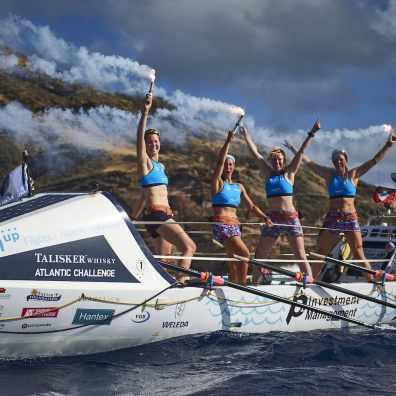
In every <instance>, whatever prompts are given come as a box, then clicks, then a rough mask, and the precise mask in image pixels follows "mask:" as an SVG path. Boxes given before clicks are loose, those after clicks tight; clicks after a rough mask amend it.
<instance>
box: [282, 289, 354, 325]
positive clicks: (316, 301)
mask: <svg viewBox="0 0 396 396" xmlns="http://www.w3.org/2000/svg"><path fill="white" fill-rule="evenodd" d="M359 300H360V299H359V297H354V296H347V297H346V296H335V297H325V298H323V297H316V298H315V297H311V296H306V295H299V296H294V297H293V301H294V302H300V303H301V304H304V305H306V306H307V308H300V307H295V306H293V305H292V306H291V307H290V309H289V313H288V315H287V318H286V323H287V324H289V323H290V320H291V319H292V318H298V317H299V316H301V315H302V314H303V313H304V312H305V317H304V320H316V319H325V320H327V321H337V320H339V319H337V318H333V317H330V316H329V315H327V314H325V313H321V312H315V311H313V310H312V309H309V308H310V307H314V308H319V309H322V310H323V307H330V306H331V307H332V309H333V310H332V311H329V312H330V313H333V314H337V315H339V316H343V317H345V318H354V317H356V313H357V307H355V308H349V307H348V308H349V309H348V308H347V307H346V306H348V305H357V304H359ZM336 307H338V309H336Z"/></svg>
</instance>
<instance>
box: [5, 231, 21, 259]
mask: <svg viewBox="0 0 396 396" xmlns="http://www.w3.org/2000/svg"><path fill="white" fill-rule="evenodd" d="M19 238H20V236H19V233H18V230H17V229H16V228H15V227H14V228H13V229H11V228H7V229H2V230H0V253H1V252H4V251H6V250H7V249H6V247H8V246H11V245H10V244H15V243H16V241H18V239H19Z"/></svg>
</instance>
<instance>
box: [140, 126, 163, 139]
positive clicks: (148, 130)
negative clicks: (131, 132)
mask: <svg viewBox="0 0 396 396" xmlns="http://www.w3.org/2000/svg"><path fill="white" fill-rule="evenodd" d="M148 135H157V136H158V137H160V136H161V134H160V133H159V131H158V130H157V129H155V128H150V129H147V131H146V132H144V136H148Z"/></svg>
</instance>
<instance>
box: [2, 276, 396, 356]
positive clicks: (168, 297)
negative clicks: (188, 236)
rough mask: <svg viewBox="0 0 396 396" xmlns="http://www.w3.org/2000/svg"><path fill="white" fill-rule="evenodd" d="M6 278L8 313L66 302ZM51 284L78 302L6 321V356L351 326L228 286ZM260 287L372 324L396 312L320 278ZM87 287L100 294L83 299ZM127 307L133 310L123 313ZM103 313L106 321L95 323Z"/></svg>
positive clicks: (369, 289) (364, 288)
mask: <svg viewBox="0 0 396 396" xmlns="http://www.w3.org/2000/svg"><path fill="white" fill-rule="evenodd" d="M5 286H6V289H7V295H8V294H10V295H12V301H13V304H12V309H7V310H5V309H3V317H5V316H8V317H13V316H19V315H20V314H21V312H23V311H26V309H27V308H29V309H30V310H31V311H30V312H31V313H34V312H35V313H37V309H38V308H40V309H43V308H48V309H50V308H53V307H56V306H60V305H59V302H58V303H57V304H56V303H54V302H46V303H44V302H41V303H37V302H36V303H34V302H33V301H29V302H27V301H26V298H27V296H29V295H30V293H31V290H30V289H28V288H26V287H17V286H14V287H8V285H7V284H5ZM51 286H52V285H46V288H45V289H41V290H45V294H47V295H51V294H53V295H54V294H55V293H56V294H58V295H61V300H62V301H63V302H62V304H65V303H69V302H73V301H75V302H74V303H72V304H71V305H69V306H67V307H64V308H60V309H59V310H57V311H55V313H52V312H51V313H48V314H45V313H44V314H43V315H39V316H38V317H30V318H20V319H18V320H11V321H6V322H4V321H3V322H1V327H2V328H1V333H2V334H1V336H0V356H1V357H7V358H10V357H18V358H19V357H36V356H66V355H79V354H91V353H99V352H106V351H111V350H115V349H121V348H128V347H132V346H136V345H141V344H146V343H150V342H156V341H161V340H165V339H169V338H174V337H179V336H185V335H191V334H198V333H207V332H213V331H219V330H223V331H241V332H248V333H267V332H270V331H289V332H291V331H310V330H319V329H337V328H349V327H351V326H353V324H351V323H348V322H346V321H341V320H335V319H332V318H330V317H326V316H324V315H321V314H318V313H315V312H313V311H310V310H309V309H301V308H298V307H292V306H289V305H286V304H283V303H278V302H275V301H272V300H269V299H266V298H263V297H259V296H256V295H252V294H248V293H246V292H242V291H238V290H235V289H232V288H229V287H215V288H213V289H212V290H206V289H203V288H198V287H185V288H177V289H170V290H167V291H165V292H164V293H162V294H160V295H159V296H158V297H155V298H154V299H153V300H151V301H148V302H147V303H146V304H145V305H144V306H142V303H143V302H144V301H145V300H146V299H148V298H150V297H152V296H154V295H155V294H157V293H158V292H159V290H146V291H140V292H131V291H129V290H128V289H124V290H115V289H105V288H103V289H97V290H94V289H88V288H84V285H81V286H83V287H82V289H81V290H70V289H62V288H61V287H60V286H61V285H57V286H56V287H55V288H53V289H52V288H51ZM395 286H396V285H395V284H394V283H390V284H388V285H387V286H386V289H385V291H382V292H381V291H379V290H375V289H376V287H375V286H373V285H369V284H362V283H356V284H349V285H347V287H348V288H349V289H350V290H354V291H358V292H360V293H363V294H366V295H371V296H372V297H375V298H379V299H383V300H388V301H389V297H390V295H393V296H394V294H395ZM257 289H258V290H264V291H266V292H269V293H273V294H276V295H280V296H283V297H286V298H289V299H290V300H293V299H294V300H295V301H298V302H301V303H304V304H306V305H307V307H310V306H311V307H317V308H321V309H323V310H328V311H329V312H330V313H332V312H335V313H337V314H339V315H343V316H345V317H347V318H353V319H357V320H360V321H362V322H365V323H368V324H377V323H390V324H392V323H393V322H394V319H395V316H396V312H395V310H394V309H391V308H387V307H384V306H381V305H379V304H376V303H371V302H368V301H365V300H362V299H358V298H356V297H351V296H348V295H345V294H342V293H337V292H332V291H329V290H324V289H323V288H321V287H318V286H310V287H309V288H306V289H302V288H301V287H300V286H298V285H270V286H260V287H258V288H257ZM38 290H39V289H38ZM373 290H374V292H373ZM40 293H44V292H40ZM385 293H386V294H385ZM82 294H84V295H85V296H86V297H93V298H97V300H95V301H91V300H80V301H78V299H79V297H81V295H82ZM76 300H77V301H76ZM392 301H394V300H393V298H392ZM35 308H36V311H33V310H34V309H35ZM131 308H134V309H133V310H130V309H131ZM125 311H129V312H126V313H124V314H123V312H125ZM106 315H110V316H106ZM106 318H108V320H106ZM98 320H99V321H100V320H102V321H101V322H99V324H95V323H98ZM90 323H94V324H90ZM81 325H82V326H83V327H78V326H81Z"/></svg>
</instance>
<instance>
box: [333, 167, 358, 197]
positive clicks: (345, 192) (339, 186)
mask: <svg viewBox="0 0 396 396" xmlns="http://www.w3.org/2000/svg"><path fill="white" fill-rule="evenodd" d="M327 190H328V192H329V197H330V199H332V198H353V197H354V196H355V195H356V186H355V185H354V184H353V183H352V181H351V179H350V178H349V174H347V179H346V181H345V183H344V175H341V176H337V174H336V173H333V176H332V177H331V180H330V183H329V185H328V187H327Z"/></svg>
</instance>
